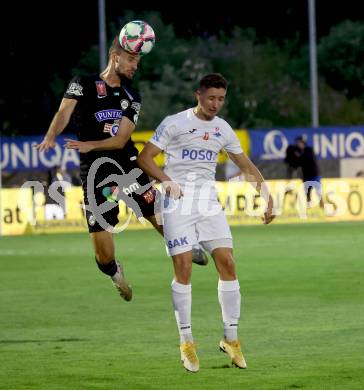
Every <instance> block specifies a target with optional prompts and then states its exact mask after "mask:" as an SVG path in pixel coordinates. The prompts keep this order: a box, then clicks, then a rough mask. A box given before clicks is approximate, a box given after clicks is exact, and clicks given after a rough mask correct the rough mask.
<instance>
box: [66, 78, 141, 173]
mask: <svg viewBox="0 0 364 390" xmlns="http://www.w3.org/2000/svg"><path fill="white" fill-rule="evenodd" d="M64 97H65V98H68V99H76V100H77V104H76V107H75V110H74V112H73V115H72V122H71V124H72V130H74V131H75V132H76V134H77V137H78V139H79V140H80V141H98V140H103V139H106V138H109V137H113V136H115V135H116V133H117V130H118V128H119V123H120V121H121V119H122V117H124V116H125V117H127V118H128V119H130V120H131V121H132V122H133V123H134V124H136V122H137V120H138V115H139V111H140V106H141V99H140V96H139V93H138V92H137V91H136V90H135V89H133V88H131V87H130V86H129V85H128V83H123V82H122V83H121V86H120V87H113V88H112V87H110V86H108V85H107V84H106V83H105V81H103V80H102V79H101V78H100V77H99V76H98V75H97V76H96V75H95V76H81V77H80V76H77V77H74V78H73V79H72V80H71V82H70V84H69V86H68V88H67V91H66V92H65V94H64ZM137 155H138V151H137V149H136V147H135V146H134V143H133V141H132V140H131V139H130V138H129V140H128V142H127V143H126V144H125V146H124V148H123V149H115V150H105V151H92V152H89V153H80V160H81V161H80V168H81V174H82V173H83V174H87V171H88V169H89V167H90V166H91V164H92V163H93V162H94V161H95V160H96V159H97V158H99V157H109V158H112V159H113V160H115V161H117V162H118V163H119V164H120V165H122V166H123V165H125V164H127V163H128V162H129V161H130V158H132V159H135V157H136V156H137Z"/></svg>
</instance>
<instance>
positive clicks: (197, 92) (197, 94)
mask: <svg viewBox="0 0 364 390" xmlns="http://www.w3.org/2000/svg"><path fill="white" fill-rule="evenodd" d="M200 96H201V92H200V90H197V91H196V92H195V97H196V100H197V101H199V99H200Z"/></svg>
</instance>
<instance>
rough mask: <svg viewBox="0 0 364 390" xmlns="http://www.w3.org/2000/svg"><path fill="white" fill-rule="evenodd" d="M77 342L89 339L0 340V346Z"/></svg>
mask: <svg viewBox="0 0 364 390" xmlns="http://www.w3.org/2000/svg"><path fill="white" fill-rule="evenodd" d="M78 341H89V339H78V338H62V339H53V340H0V344H28V343H37V344H42V343H73V342H78Z"/></svg>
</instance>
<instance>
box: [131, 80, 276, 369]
mask: <svg viewBox="0 0 364 390" xmlns="http://www.w3.org/2000/svg"><path fill="white" fill-rule="evenodd" d="M226 90H227V82H226V80H225V79H224V78H223V77H222V76H221V75H220V74H216V73H214V74H209V75H207V76H205V77H203V78H202V79H201V81H200V84H199V88H198V90H197V92H196V98H197V102H198V103H197V106H196V107H195V108H190V109H188V110H186V111H182V112H180V113H178V114H175V115H171V116H167V117H166V118H165V119H164V120H163V121H162V123H161V124H160V125H159V126H158V128H157V129H156V131H155V133H154V135H153V137H152V139H151V140H150V142H149V143H147V145H146V146H145V148H144V150H143V151H142V153H141V154H140V156H139V158H138V164H139V165H140V167H141V168H142V169H143V170H144V171H145V172H146V173H147V174H148V175H149V176H152V177H154V178H155V179H157V180H159V181H160V182H161V183H162V186H163V188H164V190H165V193H166V195H167V196H166V197H165V199H164V202H162V203H163V204H164V205H163V209H162V218H163V223H164V238H165V241H166V246H167V248H168V250H169V254H170V255H171V256H172V258H173V265H174V271H175V277H174V279H173V281H172V299H173V306H174V311H175V316H176V321H177V326H178V330H179V334H180V352H181V360H182V362H183V364H184V367H185V368H186V369H187V370H188V371H191V372H197V371H198V370H199V360H198V357H197V354H196V347H195V344H194V343H193V338H192V330H191V300H192V295H191V281H190V280H191V272H192V252H191V251H192V246H194V245H195V244H196V243H197V242H199V243H200V244H201V245H202V246H203V247H204V249H205V250H207V251H208V252H209V253H210V254H211V255H212V257H213V259H214V261H215V265H216V269H217V272H218V273H219V282H218V299H219V303H220V305H221V311H222V319H223V323H224V338H223V339H222V340H221V341H220V345H219V346H220V349H221V350H222V351H223V352H226V353H227V354H228V355H229V356H230V358H231V361H232V363H233V364H234V365H235V366H237V367H239V368H246V362H245V359H244V357H243V354H242V352H241V346H240V342H239V339H238V320H239V317H240V301H241V296H240V286H239V281H238V279H237V275H236V272H235V263H234V258H233V254H232V247H233V245H232V236H231V232H230V228H229V225H228V223H227V220H226V217H225V214H224V212H223V210H222V207H221V205H220V203H219V202H218V200H217V193H216V190H215V185H214V183H215V173H216V162H217V155H218V153H219V151H220V150H221V149H225V151H226V152H227V153H228V155H229V157H230V158H231V160H232V161H233V162H234V163H235V164H236V165H237V166H238V167H239V168H240V169H241V171H242V173H243V174H244V175H245V177H246V178H247V180H248V181H251V182H254V183H255V186H256V189H257V191H258V192H261V191H262V190H263V187H264V179H263V177H262V175H261V173H260V172H259V170H258V169H257V168H256V167H255V165H254V164H253V163H252V162H251V161H250V159H249V158H248V157H247V156H245V155H244V153H243V150H242V148H241V145H240V141H239V139H238V137H237V136H236V134H235V132H234V130H233V129H232V128H231V127H230V125H229V124H228V123H227V122H226V121H225V120H223V119H221V118H219V117H218V116H217V114H218V113H219V111H220V110H221V108H222V106H223V104H224V100H225V95H226ZM162 150H164V151H165V153H166V156H167V160H166V166H165V169H164V171H163V170H162V169H160V168H159V167H158V166H157V165H156V164H155V162H154V160H153V158H154V157H155V156H157V155H158V154H159V153H161V151H162ZM266 196H267V205H268V206H267V208H266V212H265V213H264V216H263V222H264V223H265V224H268V223H270V222H271V221H272V220H273V218H274V216H273V214H272V207H273V202H272V198H271V197H270V196H269V195H268V194H267V193H266Z"/></svg>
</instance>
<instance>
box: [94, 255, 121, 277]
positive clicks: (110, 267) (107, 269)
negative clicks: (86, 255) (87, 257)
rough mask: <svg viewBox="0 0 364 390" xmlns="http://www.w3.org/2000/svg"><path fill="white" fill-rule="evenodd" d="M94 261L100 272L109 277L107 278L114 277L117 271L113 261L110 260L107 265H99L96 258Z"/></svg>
mask: <svg viewBox="0 0 364 390" xmlns="http://www.w3.org/2000/svg"><path fill="white" fill-rule="evenodd" d="M95 260H96V264H97V266H98V267H99V270H100V271H101V272H103V273H104V274H106V275H109V276H114V275H115V274H116V272H117V270H118V266H117V265H116V262H115V260H111V261H110V263H107V264H100V263H99V262H98V261H97V259H96V258H95Z"/></svg>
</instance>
